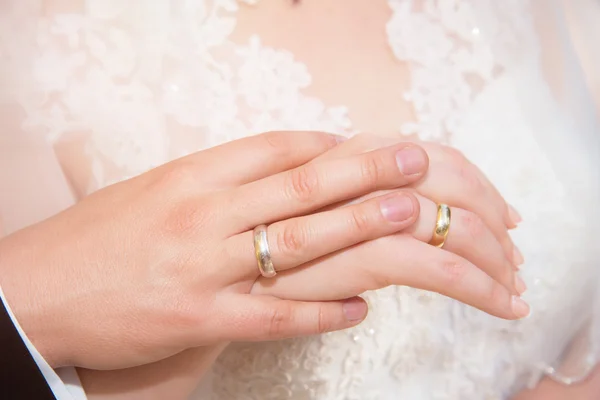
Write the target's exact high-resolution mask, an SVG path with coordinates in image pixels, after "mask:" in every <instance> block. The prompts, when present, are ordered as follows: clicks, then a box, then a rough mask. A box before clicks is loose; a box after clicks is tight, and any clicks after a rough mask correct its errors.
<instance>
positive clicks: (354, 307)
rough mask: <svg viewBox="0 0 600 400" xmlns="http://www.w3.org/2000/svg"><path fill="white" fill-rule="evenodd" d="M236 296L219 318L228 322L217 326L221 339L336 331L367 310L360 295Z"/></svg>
mask: <svg viewBox="0 0 600 400" xmlns="http://www.w3.org/2000/svg"><path fill="white" fill-rule="evenodd" d="M240 296H244V298H243V299H239V300H238V301H236V302H235V303H236V306H235V307H231V308H228V310H229V311H228V312H227V311H226V312H224V313H225V314H228V315H227V316H224V318H223V320H225V321H230V322H231V323H229V324H227V325H228V326H227V325H223V324H221V326H220V328H221V329H219V330H221V334H222V335H223V338H222V339H224V340H228V341H269V340H278V339H286V338H292V337H298V336H310V335H316V334H320V333H325V332H331V331H337V330H341V329H347V328H351V327H353V326H356V325H358V324H359V323H361V322H362V321H363V320H364V319H365V317H366V316H367V312H368V306H367V303H366V302H365V301H364V300H363V299H362V298H360V297H353V298H350V299H346V300H339V301H325V302H302V301H293V300H281V299H278V298H275V297H271V296H257V295H240ZM240 316H243V317H242V318H243V323H240ZM236 318H237V322H235V320H236ZM223 320H222V321H223Z"/></svg>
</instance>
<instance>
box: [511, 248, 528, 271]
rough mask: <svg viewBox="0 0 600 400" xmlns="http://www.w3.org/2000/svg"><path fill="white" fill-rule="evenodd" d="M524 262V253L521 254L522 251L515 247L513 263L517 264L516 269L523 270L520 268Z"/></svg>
mask: <svg viewBox="0 0 600 400" xmlns="http://www.w3.org/2000/svg"><path fill="white" fill-rule="evenodd" d="M524 262H525V258H524V257H523V253H521V250H519V248H518V247H517V246H515V247H514V248H513V263H514V264H515V267H517V269H521V268H520V267H521V265H523V263H524Z"/></svg>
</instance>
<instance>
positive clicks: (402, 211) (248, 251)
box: [226, 191, 419, 279]
mask: <svg viewBox="0 0 600 400" xmlns="http://www.w3.org/2000/svg"><path fill="white" fill-rule="evenodd" d="M418 215H419V202H418V201H417V199H416V198H415V196H414V195H413V194H411V193H407V192H401V191H396V192H393V193H391V194H388V195H385V196H381V197H377V198H373V199H370V200H368V201H365V202H363V203H360V204H355V205H351V206H348V207H342V208H337V209H335V210H331V211H326V212H321V213H317V214H312V215H308V216H303V217H297V218H292V219H288V220H284V221H280V222H276V223H274V224H272V225H270V226H269V227H268V230H267V237H268V241H269V250H270V253H271V258H272V261H273V265H274V266H275V268H276V270H277V271H283V270H286V269H289V268H293V267H296V266H298V265H300V264H304V263H306V262H308V261H311V260H313V259H315V258H319V257H322V256H324V255H326V254H329V253H332V252H334V251H337V250H340V249H343V248H346V247H349V246H353V245H355V244H357V243H360V242H363V241H366V240H371V239H374V238H377V237H381V236H384V235H389V234H391V233H394V232H398V231H400V230H402V229H405V228H407V227H409V226H410V225H411V224H413V223H414V222H415V220H416V219H417V217H418ZM226 246H227V247H228V249H229V250H228V254H231V255H233V264H234V265H239V266H241V267H242V269H243V271H242V272H241V274H243V275H249V276H257V274H258V272H259V271H258V268H257V265H256V263H257V262H256V258H255V255H254V247H253V233H252V232H245V233H241V234H238V235H235V236H233V237H231V238H229V239H228V240H227V243H226ZM232 272H233V273H234V274H235V276H234V278H235V279H239V276H240V271H239V270H236V271H232Z"/></svg>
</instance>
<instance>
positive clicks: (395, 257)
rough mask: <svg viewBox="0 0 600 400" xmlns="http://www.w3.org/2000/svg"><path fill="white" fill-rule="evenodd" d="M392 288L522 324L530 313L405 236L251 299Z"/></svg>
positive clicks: (262, 282)
mask: <svg viewBox="0 0 600 400" xmlns="http://www.w3.org/2000/svg"><path fill="white" fill-rule="evenodd" d="M390 285H405V286H411V287H414V288H419V289H424V290H429V291H433V292H438V293H441V294H443V295H446V296H449V297H452V298H454V299H456V300H459V301H461V302H463V303H466V304H469V305H472V306H474V307H476V308H478V309H480V310H483V311H485V312H487V313H489V314H492V315H495V316H498V317H501V318H506V319H517V318H523V317H525V316H526V315H527V314H528V313H529V307H528V306H527V304H526V303H524V302H523V300H521V298H520V297H519V296H516V295H514V294H512V293H511V291H509V290H507V289H506V288H505V287H504V286H503V285H501V284H499V283H498V282H497V281H496V280H494V279H492V278H491V277H490V276H489V275H487V274H486V273H484V272H483V271H481V270H480V269H479V268H477V267H476V266H475V265H473V264H472V263H470V262H469V261H467V260H465V259H464V258H462V257H459V256H458V255H456V254H453V253H451V252H449V251H445V250H443V249H438V248H436V247H433V246H430V245H427V244H425V243H422V242H420V241H418V240H416V239H414V238H412V237H410V236H408V235H406V234H398V235H391V236H386V237H382V238H378V239H375V240H372V241H369V242H365V243H362V244H360V245H358V246H355V247H353V248H351V249H348V250H347V251H343V252H338V253H335V254H332V255H330V256H328V257H324V258H321V259H319V260H315V261H314V262H311V263H309V264H306V265H303V266H301V267H299V268H294V269H292V270H289V271H285V272H284V273H282V274H281V275H280V276H279V277H278V279H274V280H268V279H264V278H261V279H259V280H258V281H256V283H255V284H254V286H253V287H252V290H251V293H253V294H259V295H270V296H276V297H280V298H284V299H291V300H303V301H316V300H319V301H323V300H337V299H343V298H347V297H351V296H354V295H357V294H360V293H364V292H365V291H368V290H375V289H380V288H383V287H386V286H390Z"/></svg>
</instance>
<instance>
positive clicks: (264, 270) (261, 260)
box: [254, 225, 277, 278]
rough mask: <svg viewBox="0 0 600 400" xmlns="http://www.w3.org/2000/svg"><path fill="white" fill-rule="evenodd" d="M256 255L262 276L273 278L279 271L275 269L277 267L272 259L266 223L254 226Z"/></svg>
mask: <svg viewBox="0 0 600 400" xmlns="http://www.w3.org/2000/svg"><path fill="white" fill-rule="evenodd" d="M254 255H255V256H256V262H257V263H258V270H259V271H260V274H261V275H262V276H264V277H265V278H272V277H274V276H275V275H277V271H275V267H274V266H273V262H272V261H271V252H270V251H269V242H268V240H267V226H266V225H259V226H257V227H256V228H254Z"/></svg>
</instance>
